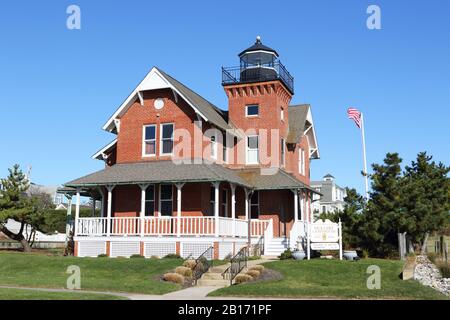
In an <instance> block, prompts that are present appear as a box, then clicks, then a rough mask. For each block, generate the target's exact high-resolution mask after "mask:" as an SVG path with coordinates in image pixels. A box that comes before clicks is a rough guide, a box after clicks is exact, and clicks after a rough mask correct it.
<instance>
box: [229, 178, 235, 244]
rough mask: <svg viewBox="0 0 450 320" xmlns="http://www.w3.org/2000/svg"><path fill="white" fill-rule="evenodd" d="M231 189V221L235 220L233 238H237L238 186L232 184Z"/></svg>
mask: <svg viewBox="0 0 450 320" xmlns="http://www.w3.org/2000/svg"><path fill="white" fill-rule="evenodd" d="M230 189H231V219H233V220H232V221H233V225H232V233H231V234H232V236H233V238H234V237H236V185H235V184H233V183H230Z"/></svg>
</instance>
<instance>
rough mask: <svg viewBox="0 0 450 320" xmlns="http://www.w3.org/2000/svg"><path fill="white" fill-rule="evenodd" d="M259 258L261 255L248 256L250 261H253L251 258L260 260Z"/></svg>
mask: <svg viewBox="0 0 450 320" xmlns="http://www.w3.org/2000/svg"><path fill="white" fill-rule="evenodd" d="M259 259H261V256H251V257H248V260H249V261H251V260H259Z"/></svg>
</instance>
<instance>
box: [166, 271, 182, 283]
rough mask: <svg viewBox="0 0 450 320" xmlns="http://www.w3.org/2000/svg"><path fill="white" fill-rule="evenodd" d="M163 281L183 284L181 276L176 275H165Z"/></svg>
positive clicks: (171, 273)
mask: <svg viewBox="0 0 450 320" xmlns="http://www.w3.org/2000/svg"><path fill="white" fill-rule="evenodd" d="M163 279H164V281H168V282H173V283H178V284H183V283H184V277H183V276H182V275H181V274H178V273H173V272H170V273H166V274H164V276H163Z"/></svg>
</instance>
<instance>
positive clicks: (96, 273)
mask: <svg viewBox="0 0 450 320" xmlns="http://www.w3.org/2000/svg"><path fill="white" fill-rule="evenodd" d="M182 262H183V261H182V260H181V259H160V260H157V259H124V258H118V259H110V258H75V257H59V256H43V255H35V254H25V253H0V285H11V286H22V287H41V288H65V287H66V282H67V278H68V277H69V274H67V273H66V270H67V267H68V266H71V265H76V266H78V267H80V270H81V289H82V290H93V291H112V292H114V291H115V292H120V291H122V292H134V293H144V294H165V293H168V292H171V291H175V290H179V289H180V286H179V285H176V284H172V283H167V282H163V281H159V279H157V278H158V276H159V275H161V274H163V273H165V272H167V271H168V270H170V269H174V268H176V267H177V266H180V265H181V264H182Z"/></svg>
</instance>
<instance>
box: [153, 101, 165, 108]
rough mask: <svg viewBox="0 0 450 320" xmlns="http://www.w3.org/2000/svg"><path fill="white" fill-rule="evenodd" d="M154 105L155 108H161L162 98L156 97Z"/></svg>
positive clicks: (162, 105)
mask: <svg viewBox="0 0 450 320" xmlns="http://www.w3.org/2000/svg"><path fill="white" fill-rule="evenodd" d="M154 106H155V109H156V110H161V109H162V108H164V99H163V98H158V99H156V100H155V103H154Z"/></svg>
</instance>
